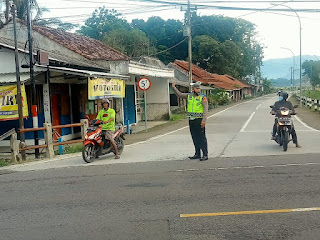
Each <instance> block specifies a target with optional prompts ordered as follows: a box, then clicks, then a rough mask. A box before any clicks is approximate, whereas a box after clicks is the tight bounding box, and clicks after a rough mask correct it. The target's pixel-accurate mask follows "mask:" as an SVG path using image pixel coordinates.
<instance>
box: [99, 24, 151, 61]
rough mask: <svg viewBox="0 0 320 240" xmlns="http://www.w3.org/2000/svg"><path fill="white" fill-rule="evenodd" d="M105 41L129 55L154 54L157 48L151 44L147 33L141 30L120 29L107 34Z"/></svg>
mask: <svg viewBox="0 0 320 240" xmlns="http://www.w3.org/2000/svg"><path fill="white" fill-rule="evenodd" d="M103 42H105V43H106V44H107V45H109V46H110V47H113V48H115V49H116V50H118V51H120V52H122V53H125V54H126V55H128V56H129V57H140V56H142V55H150V54H153V53H154V52H155V51H156V50H155V48H154V47H152V46H151V45H150V41H149V39H148V38H147V36H146V34H145V33H144V32H142V31H140V30H137V29H133V30H126V29H118V30H114V31H112V32H109V33H108V34H105V36H104V39H103Z"/></svg>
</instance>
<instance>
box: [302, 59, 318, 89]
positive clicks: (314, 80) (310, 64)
mask: <svg viewBox="0 0 320 240" xmlns="http://www.w3.org/2000/svg"><path fill="white" fill-rule="evenodd" d="M302 69H303V70H304V72H303V76H308V77H309V79H310V83H311V85H312V87H316V86H317V85H320V61H313V60H310V61H308V60H307V61H305V62H303V63H302Z"/></svg>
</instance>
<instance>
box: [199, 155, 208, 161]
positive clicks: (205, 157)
mask: <svg viewBox="0 0 320 240" xmlns="http://www.w3.org/2000/svg"><path fill="white" fill-rule="evenodd" d="M207 160H208V156H203V157H202V158H200V161H207Z"/></svg>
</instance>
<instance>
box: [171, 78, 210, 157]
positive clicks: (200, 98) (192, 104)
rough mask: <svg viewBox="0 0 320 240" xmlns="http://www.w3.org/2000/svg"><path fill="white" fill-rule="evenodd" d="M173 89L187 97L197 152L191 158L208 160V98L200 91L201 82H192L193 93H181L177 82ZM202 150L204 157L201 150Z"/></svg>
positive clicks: (191, 130)
mask: <svg viewBox="0 0 320 240" xmlns="http://www.w3.org/2000/svg"><path fill="white" fill-rule="evenodd" d="M172 89H173V91H174V93H175V94H176V95H177V96H178V97H179V98H184V99H187V111H188V117H189V128H190V133H191V137H192V140H193V144H194V148H195V154H194V156H192V157H189V158H190V159H200V161H206V160H208V143H207V138H206V131H205V130H206V129H205V126H206V120H207V115H208V100H207V98H206V96H205V95H204V94H202V93H201V92H200V83H193V84H192V92H191V93H181V92H180V91H179V90H178V89H177V88H176V84H175V83H172ZM200 150H202V154H203V155H202V157H201V152H200Z"/></svg>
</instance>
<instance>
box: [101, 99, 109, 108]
mask: <svg viewBox="0 0 320 240" xmlns="http://www.w3.org/2000/svg"><path fill="white" fill-rule="evenodd" d="M104 103H108V106H110V101H109V100H108V99H106V98H104V99H102V101H101V106H103V104H104Z"/></svg>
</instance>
